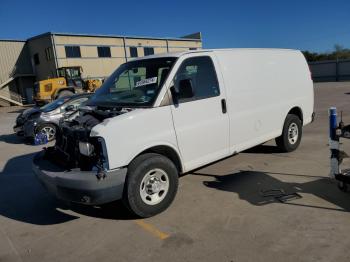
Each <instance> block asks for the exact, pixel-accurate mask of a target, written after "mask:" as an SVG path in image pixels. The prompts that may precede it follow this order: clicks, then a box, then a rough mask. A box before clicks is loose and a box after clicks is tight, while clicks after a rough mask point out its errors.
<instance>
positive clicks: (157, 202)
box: [33, 49, 314, 217]
mask: <svg viewBox="0 0 350 262" xmlns="http://www.w3.org/2000/svg"><path fill="white" fill-rule="evenodd" d="M313 105H314V95H313V84H312V80H311V76H310V72H309V68H308V65H307V63H306V61H305V58H304V56H303V55H302V53H301V52H299V51H295V50H279V49H227V50H225V49H223V50H200V51H187V52H182V53H175V54H171V53H170V54H162V55H154V56H148V57H144V58H139V59H136V60H133V61H130V62H127V63H125V64H123V65H121V66H120V67H119V68H118V69H117V70H116V71H115V72H114V73H113V74H112V75H111V76H110V77H109V79H108V80H107V81H106V82H105V83H104V84H103V86H102V87H101V88H100V89H99V90H98V91H97V92H96V94H95V95H94V96H93V97H92V98H91V99H90V100H89V101H88V103H87V106H85V107H83V108H81V109H80V111H79V116H77V117H76V118H75V119H67V120H66V121H64V122H63V123H61V126H60V130H59V132H58V134H57V140H56V145H55V146H54V147H52V148H48V149H47V150H45V151H44V152H42V153H40V154H39V155H37V156H36V157H35V159H34V162H33V169H34V171H35V173H36V174H37V176H38V178H39V179H40V181H42V183H43V184H44V185H45V186H46V187H47V189H48V190H49V191H51V192H52V193H54V194H55V195H56V196H57V197H58V198H61V199H65V200H68V201H73V202H78V203H83V204H88V205H99V204H103V203H107V202H111V201H114V200H117V199H123V200H124V202H125V203H126V205H127V206H128V207H129V208H130V210H132V211H133V212H134V213H136V214H137V215H139V216H141V217H148V216H152V215H155V214H157V213H159V212H161V211H163V210H165V209H166V208H167V207H168V206H169V205H170V203H171V202H172V201H173V199H174V197H175V195H176V192H177V186H178V176H179V174H181V173H186V172H189V171H191V170H193V169H196V168H199V167H201V166H203V165H207V164H209V163H211V162H214V161H217V160H219V159H222V158H225V157H227V156H230V155H233V154H235V153H239V152H241V151H242V150H245V149H248V148H251V147H254V146H256V145H259V144H262V143H264V142H266V141H268V140H270V139H273V138H276V144H277V146H278V147H279V148H280V149H281V151H284V152H289V151H293V150H295V149H296V148H297V147H298V145H299V143H300V141H301V136H302V127H303V126H304V125H306V124H309V123H310V122H311V121H312V120H313Z"/></svg>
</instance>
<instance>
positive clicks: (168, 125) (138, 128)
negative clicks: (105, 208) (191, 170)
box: [90, 106, 181, 169]
mask: <svg viewBox="0 0 350 262" xmlns="http://www.w3.org/2000/svg"><path fill="white" fill-rule="evenodd" d="M90 135H91V136H96V137H102V138H103V139H104V140H105V143H106V149H107V154H108V161H109V167H110V168H111V169H114V168H119V167H124V166H127V165H129V163H130V162H131V161H132V160H133V159H134V158H135V157H136V156H137V155H139V154H140V153H141V152H143V151H145V150H147V149H149V148H151V147H154V146H159V145H166V146H169V147H171V148H173V149H174V150H175V152H177V153H179V150H178V146H177V140H176V135H175V130H174V127H173V121H172V115H171V111H170V107H168V106H163V107H155V108H147V109H135V110H133V111H131V112H128V113H125V114H123V115H119V116H115V117H113V118H109V119H106V120H105V121H103V122H102V123H100V124H98V125H96V126H95V127H94V128H93V129H92V131H91V134H90ZM178 155H179V156H180V154H178ZM180 157H181V156H180Z"/></svg>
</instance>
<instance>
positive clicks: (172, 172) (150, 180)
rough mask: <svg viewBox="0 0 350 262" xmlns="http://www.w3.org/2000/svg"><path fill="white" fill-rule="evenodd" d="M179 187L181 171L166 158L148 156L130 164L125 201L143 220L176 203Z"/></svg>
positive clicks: (153, 154) (142, 156) (143, 156)
mask: <svg viewBox="0 0 350 262" xmlns="http://www.w3.org/2000/svg"><path fill="white" fill-rule="evenodd" d="M177 187H178V171H177V168H176V167H175V165H174V163H173V162H172V161H171V160H170V159H168V158H167V157H165V156H162V155H159V154H155V153H147V154H144V155H141V156H139V157H137V158H136V159H135V160H133V161H132V163H131V164H130V165H129V168H128V174H127V179H126V184H125V188H124V196H123V201H124V203H125V204H126V206H127V207H128V208H129V209H130V210H131V211H132V212H133V213H135V214H136V215H138V216H140V217H150V216H154V215H156V214H158V213H160V212H162V211H164V210H165V209H167V208H168V207H169V206H170V204H171V203H172V202H173V200H174V198H175V195H176V192H177Z"/></svg>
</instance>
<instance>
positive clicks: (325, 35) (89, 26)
mask: <svg viewBox="0 0 350 262" xmlns="http://www.w3.org/2000/svg"><path fill="white" fill-rule="evenodd" d="M349 11H350V1H349V0H347V1H344V0H328V1H325V0H318V1H314V0H304V1H300V0H294V1H293V0H290V1H284V0H260V1H258V0H256V1H251V0H244V1H234V0H233V1H222V0H215V1H204V0H203V1H195V0H192V1H190V0H187V1H182V0H181V1H175V0H173V1H170V0H163V1H159V0H157V1H153V0H148V1H147V0H146V1H138V0H128V1H118V0H115V1H102V0H100V1H96V0H94V1H88V0H86V1H81V0H71V1H66V0H60V1H48V0H46V1H43V0H38V1H35V0H26V1H19V0H0V39H27V38H29V37H31V36H35V35H38V34H41V33H44V32H48V31H51V32H69V33H87V34H115V35H136V36H153V37H179V36H183V35H186V34H190V33H194V32H198V31H200V32H202V37H203V47H204V48H230V47H231V48H234V47H272V48H293V49H300V50H309V51H314V52H327V51H332V50H333V47H334V45H335V44H340V45H342V46H344V47H347V48H350V12H349Z"/></svg>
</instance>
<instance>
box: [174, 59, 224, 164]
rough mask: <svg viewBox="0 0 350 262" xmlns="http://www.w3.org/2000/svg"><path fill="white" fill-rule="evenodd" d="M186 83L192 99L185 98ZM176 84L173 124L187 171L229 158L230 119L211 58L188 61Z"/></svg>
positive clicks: (183, 65) (181, 67)
mask: <svg viewBox="0 0 350 262" xmlns="http://www.w3.org/2000/svg"><path fill="white" fill-rule="evenodd" d="M186 79H189V80H190V82H191V83H192V90H193V96H192V97H188V93H187V94H186V95H185V94H181V89H180V82H181V80H186ZM173 82H174V89H175V90H178V92H175V93H177V95H176V96H177V103H176V104H175V105H173V106H172V114H173V121H174V127H175V132H176V136H177V142H178V146H179V149H180V153H181V156H182V159H183V162H184V166H185V169H186V171H188V170H191V169H194V168H197V167H200V166H202V165H205V164H208V163H210V162H213V161H216V160H218V159H220V158H223V157H225V156H227V155H228V154H229V118H228V114H227V113H226V104H225V95H224V90H223V88H220V86H219V82H218V78H217V75H216V72H215V67H214V64H213V61H212V59H211V57H210V56H196V57H191V58H187V59H185V60H184V61H183V62H182V64H181V65H180V67H179V70H178V71H177V73H176V75H175V78H174V81H173ZM182 82H183V81H182Z"/></svg>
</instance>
